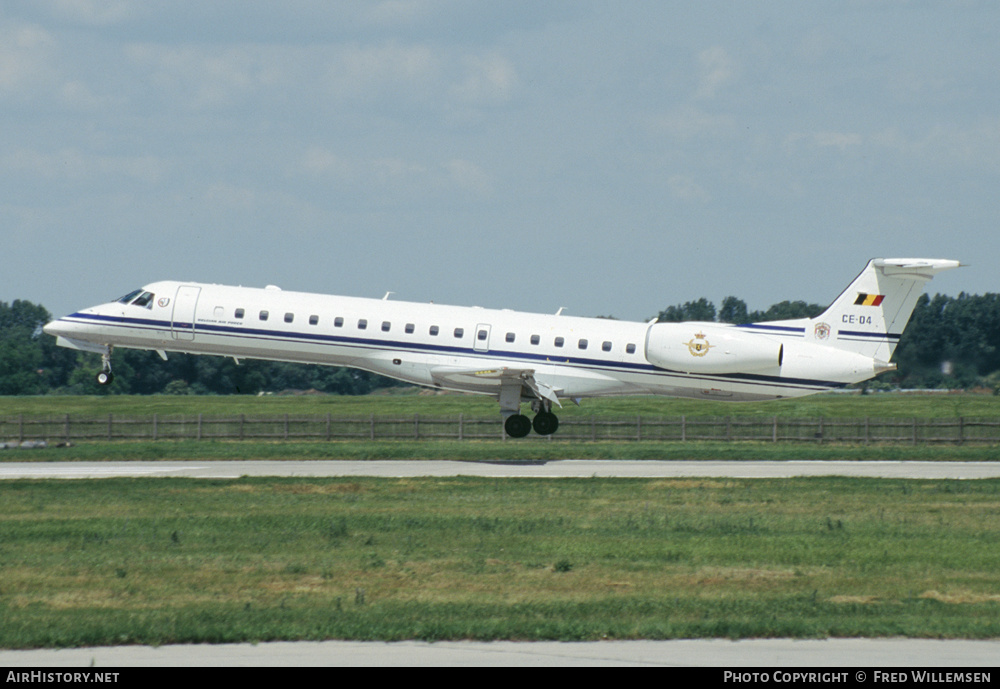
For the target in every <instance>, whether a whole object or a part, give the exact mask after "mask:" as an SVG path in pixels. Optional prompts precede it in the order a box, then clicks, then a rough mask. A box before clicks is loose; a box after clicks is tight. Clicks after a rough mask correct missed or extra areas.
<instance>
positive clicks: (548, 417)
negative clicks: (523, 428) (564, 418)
mask: <svg viewBox="0 0 1000 689" xmlns="http://www.w3.org/2000/svg"><path fill="white" fill-rule="evenodd" d="M531 425H532V426H534V428H535V433H537V434H538V435H552V434H553V433H555V432H556V430H557V429H558V428H559V417H558V416H556V415H555V414H553V413H552V412H547V411H541V412H538V414H536V415H535V420H534V422H533V423H532V424H531Z"/></svg>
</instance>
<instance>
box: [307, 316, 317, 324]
mask: <svg viewBox="0 0 1000 689" xmlns="http://www.w3.org/2000/svg"><path fill="white" fill-rule="evenodd" d="M309 325H319V316H309Z"/></svg>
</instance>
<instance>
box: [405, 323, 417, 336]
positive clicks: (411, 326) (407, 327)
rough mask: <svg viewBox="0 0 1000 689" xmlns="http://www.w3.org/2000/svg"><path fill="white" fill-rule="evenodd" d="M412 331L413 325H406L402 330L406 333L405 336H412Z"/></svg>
mask: <svg viewBox="0 0 1000 689" xmlns="http://www.w3.org/2000/svg"><path fill="white" fill-rule="evenodd" d="M414 329H415V326H414V325H413V323H407V324H406V327H405V328H403V330H404V331H405V332H406V334H407V335H412V334H413V331H414Z"/></svg>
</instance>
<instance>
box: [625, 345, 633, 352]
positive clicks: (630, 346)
mask: <svg viewBox="0 0 1000 689" xmlns="http://www.w3.org/2000/svg"><path fill="white" fill-rule="evenodd" d="M625 351H626V352H627V353H629V354H635V345H634V344H627V345H625Z"/></svg>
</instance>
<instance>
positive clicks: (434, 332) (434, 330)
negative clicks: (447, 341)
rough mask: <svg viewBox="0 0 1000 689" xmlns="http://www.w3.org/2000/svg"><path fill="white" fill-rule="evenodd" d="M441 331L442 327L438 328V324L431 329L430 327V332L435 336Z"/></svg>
mask: <svg viewBox="0 0 1000 689" xmlns="http://www.w3.org/2000/svg"><path fill="white" fill-rule="evenodd" d="M439 331H440V328H438V327H437V326H436V325H432V326H431V329H430V334H431V336H433V337H437V334H438V332H439Z"/></svg>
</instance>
